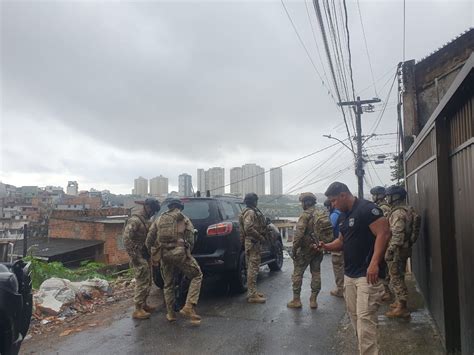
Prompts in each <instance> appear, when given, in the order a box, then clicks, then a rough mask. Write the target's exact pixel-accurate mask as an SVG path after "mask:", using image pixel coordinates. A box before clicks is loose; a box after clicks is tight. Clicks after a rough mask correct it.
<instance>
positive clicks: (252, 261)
mask: <svg viewBox="0 0 474 355" xmlns="http://www.w3.org/2000/svg"><path fill="white" fill-rule="evenodd" d="M244 203H245V204H246V206H247V207H246V208H245V209H244V210H243V211H242V213H241V214H240V217H239V224H240V239H241V240H242V242H243V243H244V246H245V260H246V262H247V302H249V303H265V302H266V300H267V299H266V298H265V297H264V295H263V294H262V293H259V292H257V275H258V270H259V268H260V261H261V255H260V253H261V252H262V243H263V242H264V241H265V235H266V228H267V226H266V223H265V217H264V216H263V213H262V212H261V211H260V210H259V209H258V208H257V203H258V196H257V194H255V193H253V192H251V193H248V194H246V195H245V197H244Z"/></svg>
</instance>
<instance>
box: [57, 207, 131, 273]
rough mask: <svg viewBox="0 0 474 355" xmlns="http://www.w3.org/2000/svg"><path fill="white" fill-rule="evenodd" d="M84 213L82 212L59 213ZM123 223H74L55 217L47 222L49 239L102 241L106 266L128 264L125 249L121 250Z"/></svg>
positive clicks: (73, 221)
mask: <svg viewBox="0 0 474 355" xmlns="http://www.w3.org/2000/svg"><path fill="white" fill-rule="evenodd" d="M61 212H75V213H76V214H77V213H78V212H84V211H61ZM122 230H123V223H113V224H109V223H100V222H93V221H75V220H67V219H62V218H57V217H51V218H50V220H49V233H48V235H49V237H50V238H71V239H84V240H102V241H104V259H105V260H104V262H105V263H106V264H113V265H118V264H124V263H127V262H128V255H127V252H126V251H125V249H123V248H121V245H120V244H121V238H122V235H121V234H122Z"/></svg>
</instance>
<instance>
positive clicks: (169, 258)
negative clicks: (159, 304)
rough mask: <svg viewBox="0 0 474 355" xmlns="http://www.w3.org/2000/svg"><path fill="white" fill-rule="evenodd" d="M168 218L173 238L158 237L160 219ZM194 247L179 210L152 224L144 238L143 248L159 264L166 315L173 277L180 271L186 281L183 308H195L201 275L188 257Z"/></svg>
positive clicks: (188, 224) (189, 225) (171, 305)
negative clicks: (171, 224) (170, 220)
mask: <svg viewBox="0 0 474 355" xmlns="http://www.w3.org/2000/svg"><path fill="white" fill-rule="evenodd" d="M165 214H166V215H167V216H170V217H172V218H173V219H174V220H175V222H176V229H177V230H176V231H175V232H174V233H173V234H175V235H174V236H162V235H160V233H159V230H160V224H161V223H163V222H162V220H163V216H164V215H165ZM193 244H194V227H193V224H192V222H191V220H189V218H188V217H186V216H185V215H184V214H183V213H182V212H181V211H180V210H179V209H177V208H174V209H171V210H169V211H167V212H165V213H164V214H163V215H162V216H160V217H159V218H158V219H157V220H155V221H154V222H153V224H152V226H151V228H150V233H149V234H148V237H147V246H150V249H151V251H152V257H153V260H154V262H157V261H159V262H160V266H161V267H160V269H161V276H162V277H163V281H164V290H163V292H164V296H165V303H166V308H167V310H168V312H169V313H172V312H174V305H175V298H174V289H173V283H174V274H175V270H179V271H181V272H182V273H183V274H184V275H185V276H186V277H187V278H188V279H189V280H191V282H190V284H189V290H188V295H187V298H186V304H192V305H196V304H197V303H198V300H199V293H200V291H201V283H202V272H201V268H200V267H199V264H198V263H197V261H196V259H194V257H193V256H192V255H191V251H190V250H191V249H192V247H193Z"/></svg>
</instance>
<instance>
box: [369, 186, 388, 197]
mask: <svg viewBox="0 0 474 355" xmlns="http://www.w3.org/2000/svg"><path fill="white" fill-rule="evenodd" d="M370 194H371V195H374V196H375V195H386V194H387V193H386V190H385V187H383V186H375V187H373V188H372V189H370Z"/></svg>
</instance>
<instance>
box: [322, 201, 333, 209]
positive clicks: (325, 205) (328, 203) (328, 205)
mask: <svg viewBox="0 0 474 355" xmlns="http://www.w3.org/2000/svg"><path fill="white" fill-rule="evenodd" d="M324 207H326V208H328V209H330V208H331V207H332V206H331V201H329V199H326V201H324Z"/></svg>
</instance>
